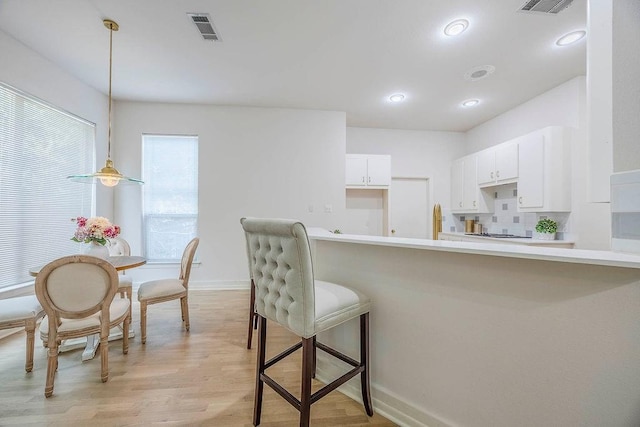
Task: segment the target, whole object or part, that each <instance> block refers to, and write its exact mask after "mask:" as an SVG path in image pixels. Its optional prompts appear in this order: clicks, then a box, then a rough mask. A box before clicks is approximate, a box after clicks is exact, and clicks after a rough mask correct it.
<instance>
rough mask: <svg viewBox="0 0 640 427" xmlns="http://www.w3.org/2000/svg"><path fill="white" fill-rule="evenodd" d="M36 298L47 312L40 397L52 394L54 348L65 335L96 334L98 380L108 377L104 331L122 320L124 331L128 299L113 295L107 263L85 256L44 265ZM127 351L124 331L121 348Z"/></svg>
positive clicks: (55, 362)
mask: <svg viewBox="0 0 640 427" xmlns="http://www.w3.org/2000/svg"><path fill="white" fill-rule="evenodd" d="M35 288H36V296H37V297H38V300H39V301H40V304H42V307H43V308H44V311H45V313H46V315H47V317H45V318H44V319H43V320H42V322H41V323H40V331H41V335H44V336H46V338H47V345H46V347H47V380H46V385H45V388H44V395H45V396H46V397H50V396H51V395H52V394H53V383H54V378H55V373H56V370H57V367H58V346H59V345H60V342H61V341H62V340H65V339H70V338H78V337H84V336H88V335H93V334H99V335H100V359H101V379H102V382H106V381H108V379H109V360H108V357H109V340H108V338H109V329H111V328H112V327H115V326H117V325H118V324H120V323H122V324H123V326H122V329H123V330H125V331H126V330H128V329H129V322H130V318H129V304H130V301H129V300H128V299H124V298H122V299H121V298H116V299H114V296H115V294H116V292H117V290H118V273H117V272H116V269H115V268H114V267H113V265H111V264H109V262H107V261H105V260H103V259H100V258H96V257H92V256H87V255H73V256H66V257H63V258H59V259H57V260H55V261H52V262H50V263H49V264H47V265H45V266H44V267H43V268H42V269H41V270H40V272H39V273H38V276H37V277H36V284H35ZM128 351H129V337H128V335H127V334H123V338H122V352H123V353H124V354H127V352H128Z"/></svg>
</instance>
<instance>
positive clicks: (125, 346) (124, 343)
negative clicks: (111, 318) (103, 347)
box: [122, 300, 131, 354]
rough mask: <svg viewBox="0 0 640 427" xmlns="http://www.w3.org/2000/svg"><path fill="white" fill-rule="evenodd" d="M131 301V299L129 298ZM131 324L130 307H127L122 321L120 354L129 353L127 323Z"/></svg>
mask: <svg viewBox="0 0 640 427" xmlns="http://www.w3.org/2000/svg"><path fill="white" fill-rule="evenodd" d="M129 302H131V300H129ZM130 324H131V307H129V314H127V317H125V319H124V321H123V322H122V354H128V353H129V325H130Z"/></svg>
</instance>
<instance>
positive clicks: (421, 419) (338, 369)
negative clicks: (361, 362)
mask: <svg viewBox="0 0 640 427" xmlns="http://www.w3.org/2000/svg"><path fill="white" fill-rule="evenodd" d="M338 363H341V362H337V361H336V359H334V358H333V357H331V356H329V355H327V354H325V353H324V352H321V351H319V352H318V354H317V365H316V378H317V379H318V380H319V381H321V382H324V383H325V384H326V383H328V382H330V381H332V380H334V379H336V378H338V377H340V376H341V375H343V374H344V373H345V372H346V370H345V367H346V366H348V365H345V364H343V365H339V364H338ZM346 369H348V368H346ZM337 390H338V391H339V392H341V393H343V394H345V395H347V396H349V397H350V398H352V399H353V400H355V401H357V402H360V403H362V394H361V391H360V377H359V376H356V377H354V378H353V379H351V380H349V381H348V382H347V383H346V384H343V385H342V386H340V387H338V389H337ZM371 400H372V403H373V408H374V411H375V412H376V413H378V414H380V415H382V416H383V417H385V418H387V419H388V420H390V421H392V422H394V423H396V424H398V425H399V426H403V427H449V426H451V424H449V423H446V422H444V421H443V420H441V419H438V418H436V417H434V416H432V415H430V414H428V413H426V412H425V411H424V410H422V409H420V408H417V407H415V406H413V405H410V404H408V403H406V402H405V401H404V400H403V399H402V398H401V397H399V396H397V395H396V394H395V393H392V392H391V391H389V390H387V389H385V388H384V387H380V386H377V385H375V384H374V383H372V384H371Z"/></svg>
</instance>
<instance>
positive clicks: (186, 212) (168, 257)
mask: <svg viewBox="0 0 640 427" xmlns="http://www.w3.org/2000/svg"><path fill="white" fill-rule="evenodd" d="M142 156H143V160H142V162H143V165H142V175H143V178H142V179H143V181H144V182H145V184H144V187H143V188H142V195H143V203H142V210H143V225H142V228H143V240H144V243H143V247H144V255H145V257H146V258H147V260H149V261H151V262H153V261H156V262H175V261H179V260H180V258H181V257H182V252H183V251H184V248H185V246H186V245H187V243H189V241H190V240H191V239H192V238H194V237H195V236H196V235H197V232H198V137H197V136H183V135H143V136H142Z"/></svg>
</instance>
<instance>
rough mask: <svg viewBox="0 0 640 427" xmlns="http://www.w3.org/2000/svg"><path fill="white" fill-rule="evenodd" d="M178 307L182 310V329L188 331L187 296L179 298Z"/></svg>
mask: <svg viewBox="0 0 640 427" xmlns="http://www.w3.org/2000/svg"><path fill="white" fill-rule="evenodd" d="M180 307H181V308H182V320H183V322H184V328H185V329H186V330H187V332H188V331H189V300H188V299H187V296H184V297H182V298H180Z"/></svg>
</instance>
